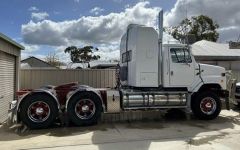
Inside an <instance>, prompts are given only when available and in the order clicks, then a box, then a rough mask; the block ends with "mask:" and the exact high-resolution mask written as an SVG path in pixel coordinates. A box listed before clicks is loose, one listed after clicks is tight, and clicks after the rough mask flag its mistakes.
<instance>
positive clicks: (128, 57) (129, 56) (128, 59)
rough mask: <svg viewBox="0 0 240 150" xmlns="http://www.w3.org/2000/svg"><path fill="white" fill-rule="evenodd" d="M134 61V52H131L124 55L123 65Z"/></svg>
mask: <svg viewBox="0 0 240 150" xmlns="http://www.w3.org/2000/svg"><path fill="white" fill-rule="evenodd" d="M131 60H132V50H129V51H127V52H125V53H123V54H122V63H125V62H129V61H131Z"/></svg>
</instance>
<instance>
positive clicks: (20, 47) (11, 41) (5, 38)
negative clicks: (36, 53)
mask: <svg viewBox="0 0 240 150" xmlns="http://www.w3.org/2000/svg"><path fill="white" fill-rule="evenodd" d="M0 38H1V39H3V40H5V41H7V42H9V43H11V44H13V45H14V46H16V47H18V48H19V49H21V50H24V49H25V48H24V46H22V45H21V44H19V43H17V42H15V41H13V40H12V39H11V38H9V37H7V36H6V35H4V34H2V33H1V32H0Z"/></svg>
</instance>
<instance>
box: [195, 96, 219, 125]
mask: <svg viewBox="0 0 240 150" xmlns="http://www.w3.org/2000/svg"><path fill="white" fill-rule="evenodd" d="M191 107H192V111H193V114H194V115H195V116H196V117H197V118H199V119H202V120H212V119H215V118H216V117H217V116H218V115H219V113H220V112H221V107H222V105H221V101H220V98H219V97H218V96H217V95H216V94H214V93H212V92H202V93H198V94H196V95H195V96H194V98H193V99H192V102H191Z"/></svg>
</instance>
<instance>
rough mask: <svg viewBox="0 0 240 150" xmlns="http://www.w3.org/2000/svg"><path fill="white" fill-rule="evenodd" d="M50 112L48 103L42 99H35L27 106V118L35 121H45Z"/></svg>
mask: <svg viewBox="0 0 240 150" xmlns="http://www.w3.org/2000/svg"><path fill="white" fill-rule="evenodd" d="M50 113H51V111H50V107H49V105H48V104H47V103H45V102H43V101H36V102H34V103H32V104H31V105H30V106H29V107H28V118H29V119H30V120H31V121H33V122H36V123H41V122H44V121H46V120H47V119H48V118H49V116H50Z"/></svg>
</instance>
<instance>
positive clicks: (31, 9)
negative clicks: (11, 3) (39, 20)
mask: <svg viewBox="0 0 240 150" xmlns="http://www.w3.org/2000/svg"><path fill="white" fill-rule="evenodd" d="M28 10H29V11H39V9H38V8H37V7H35V6H32V7H30V8H29V9H28Z"/></svg>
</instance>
